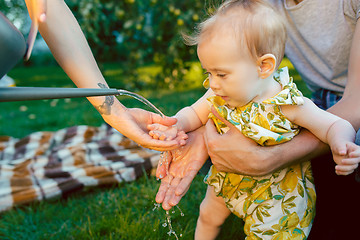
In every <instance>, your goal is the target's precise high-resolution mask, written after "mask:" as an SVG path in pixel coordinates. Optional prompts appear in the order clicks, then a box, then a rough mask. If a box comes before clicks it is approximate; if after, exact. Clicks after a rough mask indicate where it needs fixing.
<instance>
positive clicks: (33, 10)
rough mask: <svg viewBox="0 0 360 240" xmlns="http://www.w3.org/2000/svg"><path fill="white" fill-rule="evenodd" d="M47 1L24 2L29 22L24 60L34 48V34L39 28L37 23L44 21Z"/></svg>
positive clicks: (33, 0) (32, 0)
mask: <svg viewBox="0 0 360 240" xmlns="http://www.w3.org/2000/svg"><path fill="white" fill-rule="evenodd" d="M46 1H47V0H25V3H26V7H27V9H28V12H29V15H30V18H31V19H32V21H31V27H30V32H29V36H28V39H27V42H26V44H27V50H26V53H25V60H28V59H29V58H30V55H31V51H32V48H33V46H34V42H35V38H36V34H37V32H38V28H39V22H45V21H46V3H47V2H46Z"/></svg>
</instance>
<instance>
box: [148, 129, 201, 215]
mask: <svg viewBox="0 0 360 240" xmlns="http://www.w3.org/2000/svg"><path fill="white" fill-rule="evenodd" d="M188 137H189V138H188V140H187V144H186V145H185V146H183V147H181V148H180V149H177V150H173V151H171V152H169V153H168V154H167V155H166V156H167V157H169V158H170V159H172V161H171V163H170V168H169V171H168V175H167V176H166V177H165V178H163V179H161V184H160V187H159V190H158V193H157V195H156V198H155V200H156V202H157V203H162V207H163V209H165V210H170V209H171V208H172V207H173V206H175V205H177V204H178V203H179V202H180V200H181V198H182V197H183V196H184V195H185V193H186V192H187V190H188V189H189V187H190V185H191V182H192V181H193V179H194V177H195V176H196V174H197V172H198V171H199V170H200V168H201V167H202V165H203V164H204V163H205V161H206V159H207V158H208V154H207V151H206V146H205V142H204V139H203V128H199V129H197V130H196V131H194V132H190V133H188ZM170 159H169V160H168V161H170Z"/></svg>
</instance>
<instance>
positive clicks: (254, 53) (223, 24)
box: [183, 0, 286, 67]
mask: <svg viewBox="0 0 360 240" xmlns="http://www.w3.org/2000/svg"><path fill="white" fill-rule="evenodd" d="M228 27H231V28H230V30H231V31H232V32H233V34H234V37H236V39H237V40H238V41H239V44H240V45H239V46H240V47H242V48H245V47H246V48H247V50H248V53H249V56H250V57H252V58H253V59H254V60H255V61H256V60H257V59H258V58H259V57H261V56H263V55H264V54H268V53H270V54H273V55H274V56H275V57H276V61H277V67H278V65H279V64H280V62H281V60H282V58H283V56H284V49H285V42H286V26H285V22H284V20H283V18H282V17H281V16H280V15H279V14H278V13H276V11H275V10H274V9H273V8H272V7H271V6H270V5H269V4H268V3H266V2H264V1H262V0H227V1H224V2H223V3H222V4H221V5H220V7H219V8H218V9H217V10H216V11H215V12H214V13H213V14H211V15H210V16H209V18H207V19H206V20H205V21H203V22H202V23H200V24H199V25H198V26H197V28H196V32H195V33H194V34H193V35H192V36H189V35H184V34H183V38H184V41H185V43H186V44H187V45H190V46H192V45H198V44H199V43H200V42H201V41H202V40H203V39H204V38H205V37H206V36H209V35H211V34H214V32H215V31H216V32H215V33H220V34H221V33H223V34H224V31H227V30H225V29H226V28H228ZM228 30H229V29H228ZM225 34H229V32H228V31H227V32H225Z"/></svg>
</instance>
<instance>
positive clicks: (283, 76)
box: [263, 67, 304, 105]
mask: <svg viewBox="0 0 360 240" xmlns="http://www.w3.org/2000/svg"><path fill="white" fill-rule="evenodd" d="M274 80H275V81H277V82H278V83H279V84H280V85H281V87H282V90H281V91H280V92H279V93H278V94H277V95H275V96H274V97H272V98H269V99H267V100H265V101H263V103H265V104H277V105H302V104H304V97H303V95H302V93H301V92H300V91H299V90H298V88H297V87H296V84H295V83H294V81H293V78H292V77H290V76H289V71H288V68H287V67H285V68H281V69H279V70H278V71H276V73H274Z"/></svg>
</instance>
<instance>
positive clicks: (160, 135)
mask: <svg viewBox="0 0 360 240" xmlns="http://www.w3.org/2000/svg"><path fill="white" fill-rule="evenodd" d="M148 129H149V130H150V131H149V135H150V136H152V137H153V138H154V139H159V140H173V139H174V138H176V136H177V135H178V129H177V128H176V126H174V125H173V126H164V125H162V124H158V123H154V124H150V125H148Z"/></svg>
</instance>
